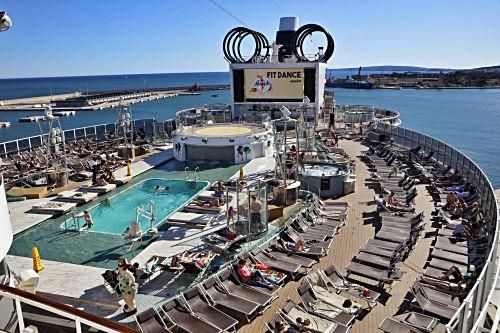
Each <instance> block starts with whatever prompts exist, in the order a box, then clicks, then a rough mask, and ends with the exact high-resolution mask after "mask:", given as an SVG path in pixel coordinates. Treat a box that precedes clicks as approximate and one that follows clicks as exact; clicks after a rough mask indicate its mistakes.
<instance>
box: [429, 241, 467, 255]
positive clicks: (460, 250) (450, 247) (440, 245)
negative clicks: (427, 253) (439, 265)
mask: <svg viewBox="0 0 500 333" xmlns="http://www.w3.org/2000/svg"><path fill="white" fill-rule="evenodd" d="M434 249H441V250H445V251H448V252H453V253H457V254H461V255H468V254H469V248H468V247H466V246H461V245H455V244H451V243H449V242H445V241H442V240H440V241H436V243H435V244H434Z"/></svg>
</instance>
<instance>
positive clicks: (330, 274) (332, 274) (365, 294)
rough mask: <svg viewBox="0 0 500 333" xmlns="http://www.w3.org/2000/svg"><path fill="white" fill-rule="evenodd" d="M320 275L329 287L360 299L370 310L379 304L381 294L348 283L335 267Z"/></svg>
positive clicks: (325, 270) (322, 271) (328, 268)
mask: <svg viewBox="0 0 500 333" xmlns="http://www.w3.org/2000/svg"><path fill="white" fill-rule="evenodd" d="M318 272H319V274H320V275H321V276H322V277H323V280H324V281H326V282H327V284H328V286H331V287H333V288H334V289H336V290H337V291H342V292H344V293H346V294H348V295H351V296H354V297H357V298H359V299H360V300H363V301H365V302H366V303H367V304H368V307H369V308H372V307H373V306H375V305H376V304H377V300H378V299H379V297H380V293H378V292H376V291H373V290H371V289H368V288H366V287H363V286H361V285H359V284H355V283H352V282H350V281H347V280H346V279H345V278H344V277H343V276H342V274H340V272H339V271H338V269H337V267H335V265H331V266H329V267H327V268H325V269H324V270H321V269H320V270H318Z"/></svg>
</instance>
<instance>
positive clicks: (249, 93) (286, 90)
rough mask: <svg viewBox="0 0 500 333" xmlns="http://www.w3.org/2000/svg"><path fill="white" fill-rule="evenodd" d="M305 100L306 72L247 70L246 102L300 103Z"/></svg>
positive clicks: (294, 70)
mask: <svg viewBox="0 0 500 333" xmlns="http://www.w3.org/2000/svg"><path fill="white" fill-rule="evenodd" d="M303 98H304V70H303V69H301V68H278V69H276V68H274V69H269V68H263V69H246V70H245V101H246V102H258V101H270V102H273V101H274V102H300V101H302V100H303Z"/></svg>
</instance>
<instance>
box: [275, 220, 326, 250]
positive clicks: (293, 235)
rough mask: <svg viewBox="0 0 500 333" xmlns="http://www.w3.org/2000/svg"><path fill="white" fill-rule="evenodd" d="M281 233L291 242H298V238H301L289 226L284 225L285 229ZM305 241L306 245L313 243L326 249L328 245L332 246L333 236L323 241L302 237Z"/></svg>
mask: <svg viewBox="0 0 500 333" xmlns="http://www.w3.org/2000/svg"><path fill="white" fill-rule="evenodd" d="M283 234H284V235H286V237H288V238H289V239H290V240H291V241H293V242H298V241H299V240H300V239H302V237H301V235H300V234H298V233H297V232H296V231H295V230H294V229H293V228H290V227H289V226H287V227H286V229H285V230H284V231H283ZM304 240H305V241H306V243H307V244H308V245H314V246H319V247H322V248H324V249H325V250H326V251H328V249H330V246H332V242H333V238H330V239H328V240H325V241H315V240H312V239H306V238H304Z"/></svg>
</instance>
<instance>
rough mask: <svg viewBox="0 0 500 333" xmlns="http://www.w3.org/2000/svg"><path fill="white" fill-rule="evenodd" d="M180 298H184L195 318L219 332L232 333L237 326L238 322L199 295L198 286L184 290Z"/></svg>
mask: <svg viewBox="0 0 500 333" xmlns="http://www.w3.org/2000/svg"><path fill="white" fill-rule="evenodd" d="M182 297H184V300H185V302H186V304H187V306H188V307H189V309H190V310H191V311H192V312H194V313H195V314H196V316H198V317H200V318H201V319H202V320H204V321H207V322H209V323H210V324H212V325H213V326H215V327H217V328H219V329H220V330H221V331H227V332H229V331H232V330H234V328H235V327H236V325H237V324H238V320H236V319H234V318H233V317H231V316H229V315H227V314H225V313H224V312H222V311H220V310H217V309H216V308H214V307H213V306H211V305H210V304H208V300H207V299H206V298H205V296H203V295H202V294H201V293H200V290H199V288H198V286H195V287H192V288H190V289H188V290H186V291H185V292H184V293H183V294H182ZM198 333H201V332H198Z"/></svg>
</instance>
